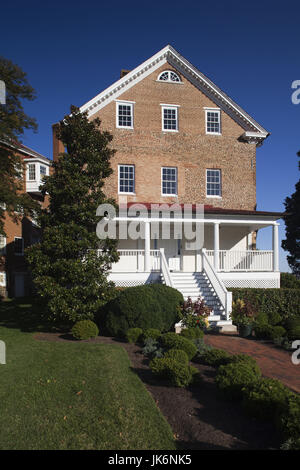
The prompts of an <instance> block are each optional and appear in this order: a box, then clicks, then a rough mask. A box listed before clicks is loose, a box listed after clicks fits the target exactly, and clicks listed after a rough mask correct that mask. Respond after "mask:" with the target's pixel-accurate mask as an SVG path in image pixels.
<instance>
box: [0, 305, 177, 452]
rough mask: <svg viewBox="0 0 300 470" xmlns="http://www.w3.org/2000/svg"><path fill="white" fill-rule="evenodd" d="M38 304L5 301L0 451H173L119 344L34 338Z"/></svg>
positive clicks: (0, 318)
mask: <svg viewBox="0 0 300 470" xmlns="http://www.w3.org/2000/svg"><path fill="white" fill-rule="evenodd" d="M37 314H38V305H37V304H32V303H31V302H30V301H28V302H24V301H18V302H17V301H3V302H1V304H0V339H1V340H3V341H5V343H6V362H7V363H6V365H0V428H1V429H2V432H1V435H0V449H1V450H3V449H100V450H101V449H116V450H121V449H130V450H136V449H154V450H156V449H157V450H161V449H175V447H176V446H175V442H174V438H173V435H172V431H171V428H170V426H169V425H168V423H167V422H166V420H165V419H164V417H163V416H162V414H161V413H160V411H159V409H158V408H157V407H156V405H155V402H154V400H153V398H152V397H151V395H150V394H149V393H148V392H147V390H146V388H145V386H144V385H143V383H142V382H141V381H140V379H139V378H138V376H137V375H136V374H135V373H134V371H133V370H132V369H131V366H130V361H129V358H128V355H127V353H126V351H125V350H124V349H123V348H121V347H120V346H118V345H102V344H98V343H81V342H70V343H57V342H47V341H40V342H39V341H37V340H35V339H34V335H33V331H32V330H33V325H34V328H36V330H37V329H38V330H42V329H43V326H42V325H41V324H39V321H38V320H37V319H38V315H37Z"/></svg>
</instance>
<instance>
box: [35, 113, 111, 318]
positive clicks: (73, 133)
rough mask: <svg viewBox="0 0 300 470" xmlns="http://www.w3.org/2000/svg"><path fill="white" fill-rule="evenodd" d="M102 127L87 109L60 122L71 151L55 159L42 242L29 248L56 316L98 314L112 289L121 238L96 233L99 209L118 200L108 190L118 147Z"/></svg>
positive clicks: (42, 221)
mask: <svg viewBox="0 0 300 470" xmlns="http://www.w3.org/2000/svg"><path fill="white" fill-rule="evenodd" d="M99 126H100V121H99V120H98V119H95V120H93V121H89V120H88V118H87V114H86V113H80V111H79V109H78V108H75V107H71V114H70V115H68V116H65V118H64V119H63V120H62V121H61V122H60V123H59V124H58V126H57V136H58V138H59V140H60V141H61V142H62V143H63V144H64V145H65V149H66V151H65V153H62V154H61V155H60V156H59V159H58V161H56V162H54V163H53V170H54V171H53V174H51V175H50V176H49V177H47V178H46V181H45V184H44V185H43V187H42V190H41V192H42V194H43V195H44V196H45V195H46V193H48V195H49V200H50V202H49V207H47V208H46V209H44V210H43V211H42V212H41V214H40V217H39V223H40V226H41V230H42V241H41V243H39V244H36V245H33V246H32V247H30V248H29V249H28V250H27V260H28V261H29V263H30V268H31V271H32V275H33V279H34V283H35V286H36V289H37V293H38V294H39V296H40V297H41V299H43V300H44V302H45V305H46V307H47V310H48V315H49V318H50V319H51V320H53V321H59V322H61V321H65V322H74V321H77V320H81V319H93V318H94V314H95V312H96V311H97V310H98V309H99V307H100V306H101V305H103V304H104V303H105V302H107V300H109V299H110V297H111V293H112V287H113V285H112V283H110V282H108V280H107V273H108V271H109V269H110V268H111V264H112V263H113V262H114V261H117V260H118V254H117V251H116V240H110V239H108V238H106V239H103V240H100V239H99V238H98V237H97V234H96V227H97V223H98V222H99V221H100V220H101V219H102V217H99V216H97V215H96V210H97V208H98V206H99V205H101V204H104V203H111V204H114V201H113V200H108V199H107V198H106V196H105V194H104V192H103V185H104V180H105V178H107V177H108V176H110V175H111V173H112V169H111V167H110V159H111V157H112V156H113V154H114V151H113V150H111V148H110V143H111V140H112V136H111V135H110V134H109V133H108V132H102V131H101V130H100V127H99ZM98 249H101V251H99V252H98V251H97V250H98Z"/></svg>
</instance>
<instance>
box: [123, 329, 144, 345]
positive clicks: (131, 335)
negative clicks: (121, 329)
mask: <svg viewBox="0 0 300 470" xmlns="http://www.w3.org/2000/svg"><path fill="white" fill-rule="evenodd" d="M142 334H143V330H142V329H141V328H129V330H127V333H126V339H127V341H128V343H137V342H138V341H139V340H141V338H142Z"/></svg>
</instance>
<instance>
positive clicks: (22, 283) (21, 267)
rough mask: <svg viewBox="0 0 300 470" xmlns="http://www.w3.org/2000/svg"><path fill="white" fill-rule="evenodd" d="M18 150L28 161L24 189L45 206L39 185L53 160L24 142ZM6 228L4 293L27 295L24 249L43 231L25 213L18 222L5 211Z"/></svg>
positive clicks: (0, 288)
mask: <svg viewBox="0 0 300 470" xmlns="http://www.w3.org/2000/svg"><path fill="white" fill-rule="evenodd" d="M2 145H3V144H2ZM14 151H15V153H17V154H18V155H19V156H20V158H21V159H22V161H23V164H24V171H23V173H22V175H21V176H20V177H21V178H22V183H23V184H22V186H23V189H22V190H23V191H24V192H25V191H26V192H27V193H28V194H29V195H30V196H31V197H32V198H33V199H35V200H37V201H39V202H40V204H41V205H42V206H43V207H44V206H45V205H46V204H47V201H46V200H45V199H44V198H43V197H42V195H41V193H40V190H39V187H40V185H41V184H42V178H43V176H44V175H49V169H50V160H49V159H48V158H46V157H44V156H43V155H41V154H39V153H37V152H35V151H34V150H32V149H31V148H29V147H26V146H25V145H22V144H19V145H18V147H17V149H14ZM4 230H5V233H6V237H4V236H0V295H1V296H3V297H6V296H7V295H9V296H13V297H23V296H24V295H28V294H29V293H30V292H31V280H30V276H29V274H28V270H27V267H26V263H25V258H24V249H25V248H26V247H28V246H29V245H32V244H33V243H37V242H38V241H39V237H40V230H39V227H38V226H37V225H36V223H35V221H34V220H31V219H29V218H28V217H25V216H24V217H21V219H20V220H19V221H18V222H17V221H14V220H13V218H12V217H10V216H9V215H8V214H5V221H4Z"/></svg>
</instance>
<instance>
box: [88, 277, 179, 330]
mask: <svg viewBox="0 0 300 470" xmlns="http://www.w3.org/2000/svg"><path fill="white" fill-rule="evenodd" d="M181 302H183V297H182V294H181V293H180V292H179V291H177V290H176V289H173V288H172V287H169V286H165V285H163V284H148V285H143V286H137V287H129V288H128V289H125V290H124V291H121V292H120V293H119V295H118V296H117V297H116V298H115V299H113V300H111V301H110V302H108V303H107V304H106V305H105V306H104V307H103V308H101V310H100V311H99V312H98V314H97V321H98V322H100V324H101V325H103V330H104V333H105V334H108V335H112V336H119V337H124V336H125V334H126V332H127V330H129V328H142V329H143V330H147V329H148V328H157V329H158V330H161V331H169V330H171V329H172V328H173V327H174V324H175V323H176V322H177V321H178V320H179V317H180V303H181Z"/></svg>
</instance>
